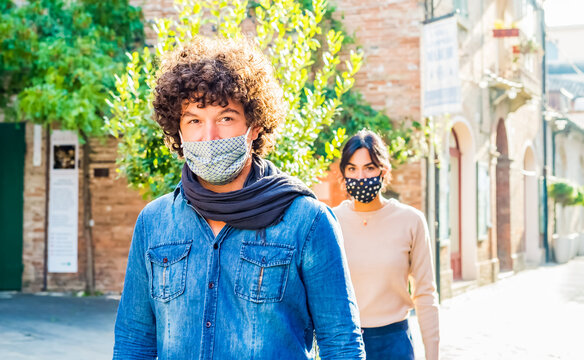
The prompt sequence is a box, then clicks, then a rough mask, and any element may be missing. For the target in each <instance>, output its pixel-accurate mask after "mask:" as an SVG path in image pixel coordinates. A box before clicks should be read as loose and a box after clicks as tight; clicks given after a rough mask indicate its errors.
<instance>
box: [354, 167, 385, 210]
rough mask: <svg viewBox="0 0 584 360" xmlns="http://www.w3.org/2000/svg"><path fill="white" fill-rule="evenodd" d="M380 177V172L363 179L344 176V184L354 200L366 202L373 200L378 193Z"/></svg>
mask: <svg viewBox="0 0 584 360" xmlns="http://www.w3.org/2000/svg"><path fill="white" fill-rule="evenodd" d="M381 179H382V177H381V174H379V176H375V177H370V178H364V179H349V178H345V186H346V187H347V192H348V193H349V195H351V196H352V197H353V198H355V200H357V201H359V202H362V203H365V204H366V203H370V202H371V201H373V199H375V197H376V196H377V194H378V193H379V190H381V181H382V180H381Z"/></svg>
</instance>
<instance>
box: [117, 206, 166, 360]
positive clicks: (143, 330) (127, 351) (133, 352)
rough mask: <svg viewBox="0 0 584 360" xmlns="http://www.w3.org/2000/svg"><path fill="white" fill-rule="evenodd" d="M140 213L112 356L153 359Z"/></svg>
mask: <svg viewBox="0 0 584 360" xmlns="http://www.w3.org/2000/svg"><path fill="white" fill-rule="evenodd" d="M144 241H145V238H144V220H143V214H142V213H141V214H140V216H138V220H137V221H136V226H135V227H134V236H133V238H132V245H131V246H130V254H129V256H128V266H127V268H126V278H125V280H124V290H123V291H122V298H121V300H120V305H119V307H118V315H117V318H116V325H115V345H114V356H113V359H114V360H116V359H124V360H125V359H155V358H156V356H157V354H156V319H155V317H154V313H153V311H152V306H151V303H150V295H149V293H148V284H149V280H148V273H147V271H146V262H145V254H146V252H145V250H144Z"/></svg>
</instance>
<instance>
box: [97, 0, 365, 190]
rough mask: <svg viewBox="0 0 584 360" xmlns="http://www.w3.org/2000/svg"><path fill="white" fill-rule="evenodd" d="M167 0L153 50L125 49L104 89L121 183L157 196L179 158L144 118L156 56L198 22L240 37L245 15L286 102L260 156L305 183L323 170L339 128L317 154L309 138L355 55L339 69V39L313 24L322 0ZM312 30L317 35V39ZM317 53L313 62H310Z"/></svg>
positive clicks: (172, 181) (326, 119)
mask: <svg viewBox="0 0 584 360" xmlns="http://www.w3.org/2000/svg"><path fill="white" fill-rule="evenodd" d="M175 5H176V7H177V9H178V19H177V20H172V19H159V20H157V21H156V25H155V31H156V33H157V34H158V44H157V46H156V47H155V51H154V53H151V52H150V51H148V50H146V49H145V50H144V51H143V52H141V53H137V52H135V53H132V54H131V55H129V56H130V62H129V63H128V65H127V68H126V72H125V73H124V74H122V75H121V76H119V77H117V80H116V90H115V91H114V92H112V93H111V100H110V101H109V104H110V107H111V112H112V116H111V117H109V118H108V121H107V128H108V130H109V131H110V132H111V133H112V134H113V135H114V136H118V137H120V148H119V154H120V156H119V158H118V166H119V169H120V171H121V172H122V173H123V174H124V175H125V176H126V177H127V178H128V181H129V183H130V184H131V185H132V186H133V187H134V188H137V189H139V190H140V191H141V192H142V193H143V194H144V196H146V197H157V196H160V195H162V194H165V193H167V192H169V191H171V190H172V188H173V187H174V186H175V185H176V183H177V182H178V180H179V179H180V167H181V162H180V161H179V160H178V159H177V158H176V157H175V156H173V155H172V154H170V152H169V151H168V149H166V146H165V145H164V143H163V141H162V140H163V139H162V134H161V131H160V130H158V127H157V125H156V124H155V122H154V121H153V119H152V108H151V105H150V104H151V101H152V98H151V93H152V91H151V90H152V88H153V87H154V74H155V72H156V70H157V65H156V61H157V59H159V58H160V56H162V55H163V54H164V53H166V52H168V51H170V50H172V49H173V48H175V47H176V46H180V44H181V43H184V42H187V41H189V39H190V38H191V37H192V36H193V35H194V34H198V33H199V32H200V31H201V28H202V27H203V26H210V27H211V28H212V29H214V30H215V31H216V32H217V35H219V36H223V37H227V38H238V37H241V36H242V35H241V23H242V21H243V20H244V19H245V18H246V17H247V16H248V15H249V16H253V18H254V22H255V24H256V25H255V33H256V35H255V41H256V43H257V45H258V46H259V47H260V49H262V50H263V51H264V52H265V53H266V55H267V56H268V58H269V59H270V61H271V62H272V65H273V66H274V69H275V74H276V77H277V79H278V80H279V82H280V84H281V86H282V89H283V91H284V100H285V101H286V102H287V105H288V113H287V117H286V119H285V121H284V123H283V124H282V126H281V127H280V131H279V133H278V137H277V147H276V150H275V151H274V152H272V153H271V154H270V155H269V156H268V158H269V159H270V160H272V161H273V162H274V163H275V164H276V165H277V166H278V167H279V168H280V169H282V170H283V171H285V172H287V173H289V174H291V175H295V176H298V177H299V178H300V179H302V180H303V181H305V182H306V183H307V184H311V183H313V182H315V181H317V179H318V178H319V177H321V176H323V175H324V173H325V171H326V170H327V169H328V166H329V164H330V163H331V162H332V161H333V159H334V158H335V156H338V154H339V151H338V149H339V147H340V146H341V143H342V142H343V141H344V139H345V132H344V130H342V129H337V130H336V131H334V133H333V134H332V136H331V137H330V138H329V139H330V140H328V141H327V142H325V151H324V154H322V155H321V156H318V154H316V153H315V150H314V149H315V147H314V144H315V142H316V140H317V138H318V136H319V134H320V132H321V131H322V129H323V128H325V127H327V126H330V125H331V124H332V123H333V117H334V116H335V114H337V113H338V111H339V109H340V106H341V102H342V100H341V99H342V96H343V94H345V93H346V92H347V91H348V90H349V89H350V88H351V87H352V86H353V83H354V75H355V73H356V72H357V71H358V70H359V67H360V65H361V60H362V55H361V53H359V52H351V53H350V54H349V55H348V60H347V61H345V63H344V69H345V70H341V69H340V67H339V65H340V63H341V60H340V56H339V53H340V51H341V47H342V44H343V39H344V37H343V35H342V34H341V32H339V31H336V30H334V29H330V30H329V31H327V32H326V33H323V29H322V27H321V26H320V23H321V21H322V20H323V17H324V16H325V14H326V9H327V1H325V0H315V1H313V3H312V9H313V10H312V11H310V10H306V9H303V8H302V7H301V4H300V3H299V2H298V1H294V0H274V1H268V0H264V1H259V2H257V3H256V4H255V7H251V6H249V7H248V2H247V1H238V0H229V1H228V0H222V1H212V0H207V1H200V2H190V1H186V0H185V1H182V0H177V1H176V2H175ZM320 35H322V37H323V41H319V40H318V37H319V36H320ZM321 42H324V43H326V46H323V45H322V44H321ZM317 53H318V54H319V61H318V63H317V62H315V61H314V56H315V54H317ZM330 89H332V90H330ZM329 92H330V93H329Z"/></svg>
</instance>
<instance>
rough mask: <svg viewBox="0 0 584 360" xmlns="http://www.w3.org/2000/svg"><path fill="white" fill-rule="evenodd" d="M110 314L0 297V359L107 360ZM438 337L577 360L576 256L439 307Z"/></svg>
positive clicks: (447, 353)
mask: <svg viewBox="0 0 584 360" xmlns="http://www.w3.org/2000/svg"><path fill="white" fill-rule="evenodd" d="M116 307H117V301H115V300H112V299H108V298H105V297H97V298H76V297H69V296H49V295H23V294H10V293H0V359H11V360H12V359H17V360H19V359H25V360H33V359H34V360H52V359H59V360H73V359H75V360H79V359H89V360H101V359H111V353H112V349H111V347H112V342H113V323H114V317H115V310H116ZM412 323H413V324H412V325H413V329H414V338H415V341H416V348H417V349H418V350H419V349H420V348H421V345H422V344H421V341H420V340H419V333H418V332H417V327H416V325H415V321H414V322H412ZM441 332H442V333H441V337H442V359H445V360H447V359H464V360H472V359H489V360H492V359H505V360H507V359H513V360H515V359H530V360H532V359H536V360H538V359H566V360H572V359H574V360H576V359H578V360H581V359H584V350H583V349H584V257H580V258H576V259H574V260H572V261H570V262H569V263H568V264H565V265H549V266H543V267H540V268H539V269H535V270H527V271H523V272H521V273H519V274H517V275H514V276H511V277H508V278H506V279H503V280H501V281H499V282H498V283H497V284H494V285H487V286H484V287H481V288H478V289H474V290H471V291H469V292H467V293H464V294H462V295H459V296H457V297H455V298H454V299H450V300H446V301H444V302H443V304H442V310H441Z"/></svg>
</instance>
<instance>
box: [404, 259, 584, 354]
mask: <svg viewBox="0 0 584 360" xmlns="http://www.w3.org/2000/svg"><path fill="white" fill-rule="evenodd" d="M410 323H411V324H412V329H413V335H414V342H415V346H416V350H417V351H416V354H417V357H416V359H423V357H420V354H423V345H422V343H421V340H420V335H419V330H418V329H417V326H416V325H417V324H416V321H410ZM440 323H441V324H440V330H441V346H440V349H441V359H443V360H448V359H464V360H474V359H477V360H479V359H489V360H492V359H505V360H507V359H513V360H516V359H517V360H519V359H520V360H523V359H529V360H531V359H534V360H535V359H536V360H539V359H563V360H564V359H565V360H583V359H584V257H579V258H575V259H573V260H572V261H570V262H569V263H567V264H564V265H553V264H552V265H547V266H542V267H539V268H537V269H533V270H526V271H522V272H520V273H518V274H515V275H513V276H510V277H507V278H505V279H502V280H500V281H498V282H497V283H495V284H491V285H487V286H483V287H480V288H476V289H473V290H471V291H468V292H466V293H464V294H462V295H459V296H456V297H454V298H452V299H448V300H445V301H443V303H442V304H441V311H440Z"/></svg>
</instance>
